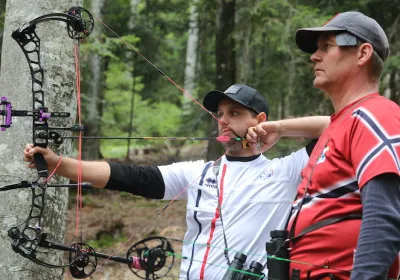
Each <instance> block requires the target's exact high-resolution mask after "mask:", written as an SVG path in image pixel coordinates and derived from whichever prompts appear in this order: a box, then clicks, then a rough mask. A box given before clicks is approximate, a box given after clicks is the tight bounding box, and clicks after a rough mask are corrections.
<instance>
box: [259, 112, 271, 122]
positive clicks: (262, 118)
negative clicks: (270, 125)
mask: <svg viewBox="0 0 400 280" xmlns="http://www.w3.org/2000/svg"><path fill="white" fill-rule="evenodd" d="M267 120H268V117H267V115H266V114H265V113H264V112H261V113H259V114H258V115H257V121H258V123H262V122H266V121H267Z"/></svg>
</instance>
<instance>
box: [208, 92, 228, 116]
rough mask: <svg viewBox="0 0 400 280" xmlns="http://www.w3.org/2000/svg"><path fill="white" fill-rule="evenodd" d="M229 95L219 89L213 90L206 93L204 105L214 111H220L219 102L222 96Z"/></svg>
mask: <svg viewBox="0 0 400 280" xmlns="http://www.w3.org/2000/svg"><path fill="white" fill-rule="evenodd" d="M224 97H228V96H227V95H226V94H225V93H223V92H222V91H219V90H212V91H210V92H209V93H207V94H206V96H205V97H204V99H203V106H204V107H205V108H206V109H207V110H208V111H211V112H213V113H216V112H217V111H218V103H219V102H220V101H221V99H222V98H224Z"/></svg>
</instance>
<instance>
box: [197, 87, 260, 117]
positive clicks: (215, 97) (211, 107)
mask: <svg viewBox="0 0 400 280" xmlns="http://www.w3.org/2000/svg"><path fill="white" fill-rule="evenodd" d="M225 97H226V98H229V99H231V100H233V101H235V102H237V103H239V104H241V105H243V106H245V107H247V108H249V109H251V110H254V111H255V112H257V111H256V110H255V109H253V108H251V107H249V106H248V105H247V104H245V103H243V101H241V100H238V99H235V97H234V95H231V94H230V95H228V94H226V93H224V92H222V91H219V90H212V91H210V92H209V93H207V94H206V96H204V99H203V106H204V107H205V108H206V109H207V110H208V111H211V112H213V113H216V112H217V111H218V104H219V102H220V101H221V99H222V98H225ZM257 113H259V112H257Z"/></svg>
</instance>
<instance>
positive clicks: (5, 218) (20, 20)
mask: <svg viewBox="0 0 400 280" xmlns="http://www.w3.org/2000/svg"><path fill="white" fill-rule="evenodd" d="M81 5H82V1H78V0H73V1H60V0H59V1H55V0H36V1H23V0H9V1H7V7H6V18H5V28H4V41H3V49H2V64H1V77H0V79H1V80H0V91H1V92H2V95H7V97H8V100H9V101H11V102H12V103H13V109H14V110H32V92H31V86H32V83H31V76H30V72H29V68H28V64H27V61H26V59H25V57H24V55H23V52H22V50H21V49H20V48H19V47H18V44H17V43H16V42H15V41H14V40H13V39H12V38H11V33H12V31H13V30H15V29H17V28H20V27H22V26H23V24H24V23H26V22H28V21H30V20H32V19H34V18H36V17H38V16H41V15H44V14H48V13H54V12H65V11H67V10H68V9H69V8H70V7H71V6H81ZM36 33H37V35H38V36H39V38H40V39H41V53H40V59H41V62H42V66H43V68H44V86H43V90H44V95H45V104H46V105H47V107H48V108H49V110H50V111H65V112H71V113H72V116H74V115H75V114H76V109H75V108H76V98H75V95H76V92H75V64H74V55H73V53H74V49H73V44H74V42H73V40H71V39H70V38H69V37H68V34H67V30H66V26H65V23H60V22H54V21H50V22H44V23H41V24H38V25H37V27H36ZM50 121H51V120H49V123H50ZM66 122H68V123H66ZM73 123H74V118H73V117H71V118H69V119H64V120H61V121H60V122H59V123H57V124H55V123H54V122H52V125H53V126H60V125H65V126H71V125H72V124H73ZM0 133H1V142H0V186H4V185H8V184H14V183H19V182H20V181H21V180H28V181H34V180H35V179H36V178H37V174H36V171H35V172H29V170H28V168H27V167H26V164H25V163H24V162H23V161H22V151H23V149H24V147H25V144H26V143H30V142H32V119H31V118H29V117H14V119H13V126H12V127H11V128H9V129H7V131H5V132H0ZM54 150H55V152H56V153H60V154H64V155H65V154H68V153H70V151H71V143H70V142H67V141H66V143H64V144H62V145H61V146H60V147H59V148H54ZM61 181H63V180H61V179H60V178H57V177H56V178H55V179H52V183H57V182H61ZM67 200H68V190H67V189H66V188H62V189H61V188H60V189H51V188H49V189H47V192H46V195H45V205H46V207H45V208H44V212H43V216H44V220H43V221H42V223H41V225H42V228H43V230H44V231H45V232H48V233H49V239H51V240H53V241H55V242H60V243H62V242H63V241H64V233H65V229H66V223H65V222H66V219H65V217H66V212H67ZM31 203H32V201H31V190H30V189H25V190H23V189H20V190H12V191H7V192H2V193H1V203H0V217H1V218H0V254H1V257H0V275H1V277H0V278H1V279H2V280H10V279H61V278H62V272H63V271H62V269H49V268H45V267H42V266H39V265H37V264H34V263H33V262H31V261H29V260H27V259H24V258H23V257H22V256H20V255H18V254H16V253H15V252H14V251H12V249H11V239H10V238H9V237H8V236H7V232H8V230H9V229H10V228H11V227H13V226H17V225H19V224H21V223H23V222H24V221H25V219H26V218H27V217H28V214H29V211H30V209H31ZM43 251H45V252H44V253H38V254H37V257H38V258H40V259H42V260H44V261H46V262H50V263H54V264H61V263H62V254H60V253H55V252H53V251H50V252H47V251H46V250H45V249H43Z"/></svg>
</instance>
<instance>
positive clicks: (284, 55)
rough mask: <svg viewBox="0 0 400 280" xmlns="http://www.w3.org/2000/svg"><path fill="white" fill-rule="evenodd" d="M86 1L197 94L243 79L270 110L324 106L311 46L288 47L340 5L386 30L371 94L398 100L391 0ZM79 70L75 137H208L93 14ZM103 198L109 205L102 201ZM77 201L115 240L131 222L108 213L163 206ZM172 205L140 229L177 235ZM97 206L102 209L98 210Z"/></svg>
mask: <svg viewBox="0 0 400 280" xmlns="http://www.w3.org/2000/svg"><path fill="white" fill-rule="evenodd" d="M5 7H6V1H5V0H1V1H0V12H1V19H0V21H1V22H0V24H1V25H0V28H1V30H0V34H1V36H9V34H3V32H2V30H3V24H4V18H5ZM84 7H85V8H87V9H88V10H89V11H91V12H92V13H93V14H94V15H95V16H96V17H97V18H99V19H101V20H102V21H103V22H104V23H106V24H107V25H108V26H109V27H110V28H111V29H112V30H114V31H115V32H116V33H118V34H119V35H120V36H122V37H123V38H124V40H126V41H127V42H129V44H131V45H132V46H134V47H135V48H136V49H137V50H138V51H139V52H140V53H141V54H142V55H144V56H145V57H146V58H147V59H148V60H149V61H151V62H152V63H154V64H155V65H157V66H158V67H159V68H160V69H161V70H162V71H163V72H164V73H166V74H167V75H168V76H169V77H171V78H172V79H173V80H174V81H175V82H176V83H177V84H179V85H181V86H182V88H184V89H185V91H187V92H188V93H190V94H191V95H192V96H193V97H194V98H196V99H197V100H199V101H200V102H201V101H202V98H203V96H204V95H205V94H206V93H207V92H208V91H210V90H213V89H218V90H222V91H223V90H225V89H226V88H227V87H229V86H230V85H232V84H235V83H243V84H247V85H250V86H252V87H254V88H256V89H257V90H258V91H259V92H260V93H262V94H263V95H264V96H265V97H266V98H267V100H268V102H269V107H270V114H269V120H276V119H284V118H289V117H298V116H306V115H329V114H331V113H332V112H333V110H332V107H331V104H330V101H329V99H328V98H327V97H326V96H324V95H323V94H322V93H321V92H319V91H318V90H317V89H315V88H313V86H312V80H313V70H312V63H311V62H310V55H308V54H305V53H302V52H301V51H300V50H299V49H298V48H297V47H296V44H295V41H294V34H295V31H296V30H297V29H298V28H301V27H310V26H320V25H322V24H323V23H324V22H326V21H327V20H329V19H330V18H331V17H332V16H333V15H335V14H336V13H338V12H342V11H349V10H355V11H361V12H363V13H365V14H367V15H369V16H371V17H373V18H374V19H376V20H377V21H378V22H379V23H380V24H381V25H382V27H383V28H384V30H385V31H386V34H387V35H388V38H389V42H390V46H391V55H390V57H389V59H388V60H387V62H386V64H385V71H384V74H383V76H382V81H381V89H380V92H381V93H382V94H383V95H385V96H386V97H387V98H389V99H391V100H393V101H395V102H396V103H398V104H399V102H400V38H399V36H396V35H398V33H397V32H398V31H399V28H400V1H399V0H236V1H235V0H192V1H187V0H169V1H166V0H91V1H89V0H87V1H86V0H85V1H84ZM59 12H61V11H59ZM28 20H29V19H28ZM1 39H2V38H1ZM0 41H2V40H0ZM81 73H82V83H81V86H82V96H83V116H82V119H83V123H84V126H85V135H93V136H127V137H135V136H185V137H207V136H210V137H213V136H216V122H215V120H213V119H212V118H211V117H210V116H208V114H207V113H206V112H205V111H204V110H202V109H201V108H200V107H199V106H198V105H196V104H195V103H194V102H192V101H191V100H190V99H189V98H188V97H187V96H185V95H184V94H182V92H181V91H180V90H179V89H178V88H177V87H175V86H174V85H173V84H172V83H170V82H169V81H168V80H167V79H166V78H165V77H164V76H162V75H160V73H159V72H158V71H156V70H155V68H153V67H152V66H151V65H150V64H149V63H147V62H146V61H145V60H144V59H143V58H142V57H141V56H140V55H138V54H137V53H136V52H134V51H132V50H131V49H130V48H129V47H127V46H126V45H125V44H123V43H122V42H121V41H120V40H119V39H117V38H116V36H115V35H114V34H113V33H112V32H110V31H109V30H108V29H106V28H105V27H104V26H102V25H101V24H99V23H98V22H97V21H96V22H95V31H94V32H93V34H92V35H91V36H89V38H88V39H86V40H84V41H82V43H81ZM304 143H305V142H304V141H303V140H301V139H300V140H295V141H294V140H285V139H284V140H282V141H280V142H278V144H277V145H276V147H275V148H274V149H273V150H271V151H269V152H267V156H268V157H275V156H282V155H286V154H288V153H290V152H292V151H294V150H295V149H297V148H299V147H301V146H302V145H304ZM221 154H222V150H221V149H220V148H219V145H218V144H216V142H215V141H209V142H195V141H143V140H131V141H130V140H102V141H98V140H93V141H92V140H87V141H85V143H84V150H83V158H84V159H89V160H97V159H107V160H114V161H120V162H129V163H134V164H151V165H158V164H168V163H172V162H174V161H175V162H176V161H180V160H195V159H216V158H218V157H219V156H220V155H221ZM110 197H111V198H110ZM110 199H111V200H112V203H109V204H110V205H111V206H104V205H105V204H107V200H110ZM121 200H122V202H123V203H121ZM84 202H85V203H84V204H85V206H87V207H89V208H87V209H90V210H87V211H88V212H87V213H86V214H87V215H89V216H90V215H92V218H93V219H94V222H92V223H91V224H88V225H87V226H88V229H87V232H88V234H89V236H90V237H91V239H92V243H93V244H95V245H94V246H95V247H96V248H109V247H112V246H115V243H118V242H120V241H121V240H123V239H124V238H125V237H126V236H129V233H130V232H134V231H135V227H138V226H139V225H140V221H139V220H138V219H136V221H135V223H134V224H133V223H130V222H126V220H128V219H129V216H123V215H121V216H118V213H123V214H128V213H127V212H129V210H128V209H129V207H131V205H129V203H131V202H134V206H133V207H135V209H136V210H135V211H141V210H138V209H140V208H143V210H142V211H141V212H140V213H142V215H141V218H142V219H143V221H144V220H145V219H147V218H148V215H147V213H148V212H151V211H148V210H149V208H150V209H151V208H154V211H153V212H152V213H151V214H153V215H154V214H155V213H156V211H155V209H157V208H159V207H161V205H162V203H161V204H160V203H159V202H155V201H145V200H141V199H138V198H135V199H133V198H132V196H130V195H129V196H126V195H125V194H113V195H110V194H109V193H107V194H106V195H104V193H103V194H102V193H100V192H94V191H93V192H89V194H86V195H85V198H84ZM71 205H72V202H71ZM113 205H115V207H116V208H113ZM121 205H124V206H121ZM121 207H126V209H125V208H121ZM174 207H175V208H174V209H175V210H173V213H174V214H172V216H169V217H168V218H167V219H164V220H163V221H160V222H159V223H158V224H157V225H155V226H153V227H152V228H150V229H149V230H148V232H146V233H143V236H146V235H148V234H156V235H158V234H163V233H164V234H165V232H167V233H169V234H172V233H171V231H173V232H177V236H180V237H182V233H183V232H184V215H185V209H184V204H182V203H180V204H179V203H178V204H177V205H176V206H174ZM72 208H73V207H72ZM98 211H100V212H98ZM101 211H102V212H101ZM99 213H100V214H99ZM110 213H113V214H110ZM71 215H72V214H71ZM71 215H70V216H71ZM102 215H103V218H104V215H111V216H109V217H108V216H107V217H108V219H104V220H106V221H101V220H100V219H97V220H96V217H101V216H102ZM149 215H150V214H149ZM71 217H72V216H71ZM71 219H72V218H71ZM71 219H70V220H71ZM93 219H92V221H93ZM67 236H68V234H67ZM67 240H68V237H67ZM106 250H107V249H106ZM116 273H117V272H113V274H112V275H116ZM66 277H67V276H66ZM102 277H105V276H104V275H102ZM123 277H124V276H121V279H124V278H123ZM98 279H103V278H98ZM111 279H117V278H111Z"/></svg>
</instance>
